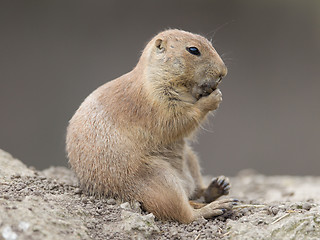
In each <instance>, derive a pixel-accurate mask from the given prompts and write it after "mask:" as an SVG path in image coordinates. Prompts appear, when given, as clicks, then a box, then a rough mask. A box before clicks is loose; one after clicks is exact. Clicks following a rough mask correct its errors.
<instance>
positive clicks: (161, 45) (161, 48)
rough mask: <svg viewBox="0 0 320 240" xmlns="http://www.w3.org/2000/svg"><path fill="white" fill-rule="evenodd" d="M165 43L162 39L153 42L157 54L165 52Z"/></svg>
mask: <svg viewBox="0 0 320 240" xmlns="http://www.w3.org/2000/svg"><path fill="white" fill-rule="evenodd" d="M165 45H166V44H165V41H164V40H163V39H160V38H158V39H157V40H156V41H155V46H156V48H157V51H158V52H164V51H165V50H166V46H165Z"/></svg>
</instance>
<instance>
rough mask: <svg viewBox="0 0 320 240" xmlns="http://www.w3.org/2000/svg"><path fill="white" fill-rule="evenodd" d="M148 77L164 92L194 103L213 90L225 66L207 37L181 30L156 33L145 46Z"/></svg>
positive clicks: (153, 84) (144, 55) (156, 88)
mask: <svg viewBox="0 0 320 240" xmlns="http://www.w3.org/2000/svg"><path fill="white" fill-rule="evenodd" d="M142 59H146V61H147V64H146V65H145V66H146V74H147V76H148V78H149V79H148V81H150V83H148V84H150V85H151V86H152V87H153V88H154V89H155V90H160V91H161V93H164V94H165V95H166V96H171V97H172V98H175V99H178V100H182V101H186V102H190V103H194V102H195V101H197V100H198V99H200V98H201V97H203V96H207V95H209V94H210V93H211V92H212V91H214V90H215V89H216V88H217V87H218V84H219V83H220V81H221V79H222V78H223V77H224V76H225V75H226V74H227V68H226V66H225V64H224V63H223V61H222V59H221V58H220V56H219V54H218V53H217V52H216V50H215V49H214V48H213V46H212V44H211V42H209V41H208V40H207V39H206V38H204V37H202V36H200V35H197V34H192V33H189V32H186V31H181V30H176V29H173V30H167V31H164V32H161V33H159V34H158V35H156V36H155V37H154V38H153V39H152V40H151V41H150V42H149V44H148V45H147V46H146V48H145V50H144V52H143V55H142Z"/></svg>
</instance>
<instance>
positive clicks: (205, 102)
mask: <svg viewBox="0 0 320 240" xmlns="http://www.w3.org/2000/svg"><path fill="white" fill-rule="evenodd" d="M221 102H222V93H221V91H220V89H216V90H214V91H213V92H212V93H211V94H210V95H208V96H206V97H202V98H200V99H199V100H198V101H197V102H196V105H197V106H198V107H199V108H200V109H201V110H203V111H213V110H216V109H217V108H218V107H219V105H220V103H221Z"/></svg>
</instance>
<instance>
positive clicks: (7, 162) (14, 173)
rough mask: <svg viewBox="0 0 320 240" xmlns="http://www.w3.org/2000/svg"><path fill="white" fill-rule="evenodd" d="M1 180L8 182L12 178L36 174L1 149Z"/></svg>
mask: <svg viewBox="0 0 320 240" xmlns="http://www.w3.org/2000/svg"><path fill="white" fill-rule="evenodd" d="M0 159H1V160H0V180H8V179H9V178H11V177H14V178H16V177H18V176H19V177H21V176H33V175H34V172H33V171H32V170H30V169H28V168H27V167H26V165H24V164H23V163H22V162H21V161H19V160H18V159H15V158H13V157H12V156H11V155H10V154H9V153H7V152H5V151H3V150H1V149H0Z"/></svg>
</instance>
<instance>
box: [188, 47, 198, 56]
mask: <svg viewBox="0 0 320 240" xmlns="http://www.w3.org/2000/svg"><path fill="white" fill-rule="evenodd" d="M187 51H188V52H189V53H191V54H193V55H196V56H200V54H201V53H200V51H199V49H198V48H196V47H187Z"/></svg>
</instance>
